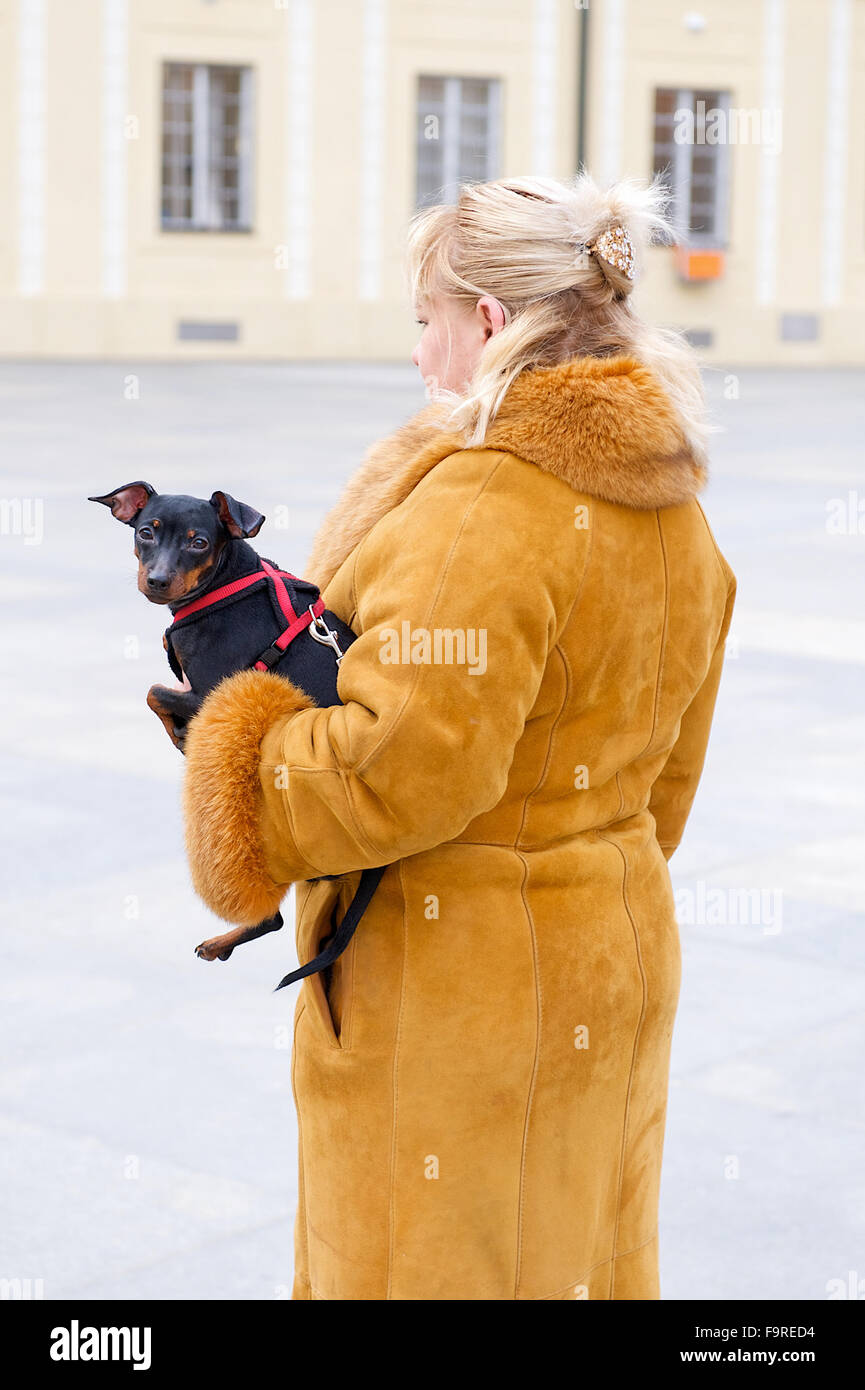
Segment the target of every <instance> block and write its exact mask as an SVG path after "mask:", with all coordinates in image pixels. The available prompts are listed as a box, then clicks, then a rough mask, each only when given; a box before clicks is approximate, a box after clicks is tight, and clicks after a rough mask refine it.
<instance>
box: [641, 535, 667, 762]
mask: <svg viewBox="0 0 865 1390" xmlns="http://www.w3.org/2000/svg"><path fill="white" fill-rule="evenodd" d="M655 520H656V521H657V524H658V541H659V542H660V546H661V560H662V561H663V565H664V621H663V623H662V624H661V656H660V660H659V661H658V678H657V680H656V682H655V700H654V704H653V706H652V730H651V733H650V734H649V741H648V743H647V744H646V747H645V748H644V749H643V751H642V753H641V754H640V757H641V758H642V757H645V755H646V753H647V751H648V750H649V749H650V748H651V746H652V742H653V740H654V737H655V730H656V729H657V727H658V709H659V707H660V704H661V683H662V681H663V678H664V666H665V664H666V654H667V626H668V622H669V616H670V570H669V566H668V564H667V547H666V546H665V545H664V528H663V526H662V525H661V517H660V514H659V513H658V512H655Z"/></svg>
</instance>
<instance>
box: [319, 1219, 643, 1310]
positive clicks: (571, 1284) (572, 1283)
mask: <svg viewBox="0 0 865 1390" xmlns="http://www.w3.org/2000/svg"><path fill="white" fill-rule="evenodd" d="M657 1239H658V1232H657V1231H654V1232H653V1233H652V1235H650V1236H647V1238H646V1239H645V1240H641V1241H640V1243H639V1245H632V1246H631V1248H630V1250H617V1251H616V1253H615V1255H608V1256H607V1258H606V1259H605V1260H598V1262H597V1264H593V1265H590V1266H589V1268H588V1269H584V1270H582V1272H581V1273H580V1274H578V1275H577V1278H576V1279H569V1280H568V1282H567V1284H563V1285H562V1287H561V1288H560V1289H556V1290H554V1292H553V1293H543V1294H541V1295H540V1296H539V1297H538V1298H536V1299H523V1300H521V1301H522V1302H526V1303H543V1302H545V1301H547V1300H549V1299H551V1298H558V1296H559V1294H563V1293H566V1292H567V1291H568V1289H573V1288H575V1287H576V1286H577V1285H578V1284H581V1283H582V1281H583V1280H584V1279H585V1278H586V1276H587V1275H589V1274H594V1272H595V1270H596V1269H603V1267H604V1265H607V1264H609V1263H610V1261H611V1260H623V1259H625V1258H626V1256H628V1255H635V1254H636V1253H637V1251H638V1250H644V1249H645V1248H646V1246H647V1245H651V1244H652V1241H654V1240H657ZM295 1278H297V1279H298V1280H299V1281H300V1283H301V1284H305V1285H306V1287H307V1288H308V1289H309V1290H310V1291H311V1292H312V1293H314V1294H315V1296H316V1298H320V1299H325V1300H326V1295H325V1294H323V1293H322V1292H321V1290H320V1289H317V1288H316V1287H315V1285H314V1284H312V1283H311V1282H310V1280H309V1279H308V1278H306V1276H305V1275H303V1274H297V1273H296V1274H295ZM326 1301H328V1300H326ZM496 1301H498V1300H496ZM515 1301H517V1302H519V1301H520V1300H515Z"/></svg>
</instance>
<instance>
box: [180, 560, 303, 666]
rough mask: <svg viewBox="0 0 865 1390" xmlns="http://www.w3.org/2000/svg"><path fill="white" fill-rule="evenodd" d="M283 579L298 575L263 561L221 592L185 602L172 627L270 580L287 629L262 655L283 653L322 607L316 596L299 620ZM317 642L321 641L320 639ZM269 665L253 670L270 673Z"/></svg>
mask: <svg viewBox="0 0 865 1390" xmlns="http://www.w3.org/2000/svg"><path fill="white" fill-rule="evenodd" d="M283 578H285V579H296V578H297V575H296V574H290V573H289V572H288V570H276V569H274V568H273V565H269V564H268V563H267V561H266V560H262V561H261V569H260V570H256V571H255V573H254V574H245V575H244V576H243V578H242V579H235V580H233V581H232V583H231V584H224V585H223V586H222V588H221V589H214V590H213V592H212V593H210V594H202V596H201V598H196V599H193V601H192V603H187V605H186V607H185V608H178V610H177V612H176V613H175V615H174V622H172V624H171V626H172V627H173V626H174V623H176V622H178V621H179V619H180V618H186V617H188V616H189V614H190V613H197V612H198V611H199V609H201V608H209V607H210V605H211V604H212V603H218V602H219V600H220V599H222V598H229V597H230V595H231V594H239V593H240V592H241V590H242V589H248V588H249V587H250V586H251V585H252V584H260V583H261V582H262V580H268V579H272V580H273V587H274V589H275V590H276V598H277V602H278V603H279V606H280V608H281V609H282V612H283V614H284V616H285V617H286V618H287V619H288V627H287V628H286V629H285V631H284V632H281V633H280V634H279V636H278V637H277V638H275V640H274V641H273V642H272V643H271V645H270V647H268V648H267V652H266V653H265V652H262V656H265V655H266V654H269V653H271V652H272V651H273V650H274V648H276V650H277V651H280V652H283V651H285V649H286V647H287V646H288V644H289V642H291V641H292V640H293V639H294V638H295V637H296V636H297V634H298V633H299V632H303V629H304V628H305V627H309V626H310V624H311V623H312V622H313V621H314V620H315V619H317V618H319V617H321V614H322V613H323V612H324V608H325V604H324V599H323V598H322V597H321V595H319V597H318V598H317V599H316V601H315V603H311V604H310V605H309V607H308V608H307V610H306V612H305V613H301V614H300V616H299V617H298V615H297V613H295V611H294V608H293V607H292V604H291V599H290V598H289V596H288V590H287V589H286V587H285V585H284V584H283V582H282V580H283ZM328 631H329V629H328ZM314 632H315V630H314ZM319 640H321V639H320V638H319ZM274 655H275V653H274ZM272 664H273V663H272V660H271V661H270V662H268V661H262V660H261V659H259V660H258V661H256V663H255V667H254V669H255V670H256V671H269V670H270V667H271V665H272Z"/></svg>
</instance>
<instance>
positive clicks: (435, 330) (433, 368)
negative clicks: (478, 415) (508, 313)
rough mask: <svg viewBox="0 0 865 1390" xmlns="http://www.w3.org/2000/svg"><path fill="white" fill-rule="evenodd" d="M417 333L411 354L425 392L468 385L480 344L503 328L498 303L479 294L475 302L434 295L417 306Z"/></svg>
mask: <svg viewBox="0 0 865 1390" xmlns="http://www.w3.org/2000/svg"><path fill="white" fill-rule="evenodd" d="M416 312H417V321H418V323H419V324H420V328H421V334H420V338H419V340H418V343H417V346H416V347H415V350H414V352H413V353H412V355H411V360H412V362H414V364H415V366H416V367H417V369H418V371H419V372H420V374H421V376H422V378H423V381H424V384H425V386H426V388H427V393H428V394H429V395H434V394H435V393H436V392H437V391H455V392H457V394H458V395H462V394H463V393H464V392H465V391H466V390H467V388H468V386H469V383H470V382H471V379H472V377H473V376H474V372H475V368H476V367H477V364H478V360H479V358H480V355H481V353H482V352H483V349H484V346H485V344H486V343H487V341H488V340H489V339H490V338H491V337H492V335H493V334H494V333H498V332H499V329H501V328H503V327H504V322H505V315H504V310H503V309H502V306H501V304H499V302H498V300H497V299H493V298H492V296H491V295H483V296H482V297H481V298H480V299H478V300H477V301H476V303H475V304H473V305H471V304H465V303H464V302H463V301H462V300H457V299H454V298H453V297H450V298H449V297H447V296H445V295H434V296H431V297H430V298H429V299H425V300H423V301H422V302H421V303H420V304H419V305H418V306H417V310H416Z"/></svg>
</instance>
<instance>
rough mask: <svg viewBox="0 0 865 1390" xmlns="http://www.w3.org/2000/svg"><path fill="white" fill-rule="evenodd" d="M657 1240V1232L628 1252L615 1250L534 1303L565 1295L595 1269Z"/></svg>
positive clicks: (633, 1246)
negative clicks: (612, 1253) (561, 1294)
mask: <svg viewBox="0 0 865 1390" xmlns="http://www.w3.org/2000/svg"><path fill="white" fill-rule="evenodd" d="M657 1239H658V1232H657V1231H653V1233H652V1234H651V1235H650V1236H648V1237H647V1238H646V1240H641V1241H640V1243H639V1245H632V1246H631V1248H630V1250H617V1251H616V1253H615V1255H608V1256H607V1258H606V1259H605V1260H598V1262H597V1264H594V1265H590V1267H589V1268H588V1269H584V1270H583V1272H582V1273H581V1274H580V1275H578V1276H577V1278H576V1279H571V1280H569V1282H568V1283H567V1284H563V1285H562V1287H561V1288H560V1289H556V1291H555V1293H545V1294H541V1296H540V1298H539V1299H537V1300H536V1301H537V1302H538V1303H542V1302H543V1301H544V1300H545V1299H549V1298H558V1296H559V1294H560V1293H565V1292H566V1291H567V1290H568V1289H572V1288H574V1287H575V1286H576V1285H577V1284H581V1283H582V1281H583V1280H584V1279H585V1278H586V1276H587V1275H589V1274H594V1272H595V1270H596V1269H603V1267H604V1265H608V1264H610V1263H611V1262H613V1263H614V1262H615V1261H616V1260H623V1259H624V1258H625V1256H626V1255H635V1254H636V1252H637V1251H638V1250H644V1249H645V1247H646V1246H647V1245H651V1244H652V1241H653V1240H657Z"/></svg>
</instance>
